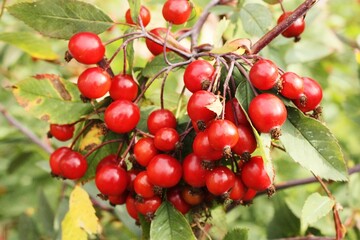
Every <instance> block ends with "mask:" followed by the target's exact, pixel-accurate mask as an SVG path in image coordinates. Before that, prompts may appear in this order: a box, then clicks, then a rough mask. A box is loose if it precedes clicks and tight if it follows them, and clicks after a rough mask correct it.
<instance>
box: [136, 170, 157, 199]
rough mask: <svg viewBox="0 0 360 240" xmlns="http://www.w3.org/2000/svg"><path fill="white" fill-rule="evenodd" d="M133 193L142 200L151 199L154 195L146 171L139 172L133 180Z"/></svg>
mask: <svg viewBox="0 0 360 240" xmlns="http://www.w3.org/2000/svg"><path fill="white" fill-rule="evenodd" d="M134 190H135V192H136V193H137V194H138V195H140V196H141V197H143V198H151V197H153V196H154V195H155V192H154V185H152V184H151V183H150V181H149V177H148V175H147V172H146V171H142V172H140V173H139V174H138V175H137V176H136V178H135V180H134Z"/></svg>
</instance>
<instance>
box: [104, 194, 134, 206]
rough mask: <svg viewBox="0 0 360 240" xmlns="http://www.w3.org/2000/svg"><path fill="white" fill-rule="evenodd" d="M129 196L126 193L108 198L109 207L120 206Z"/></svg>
mask: <svg viewBox="0 0 360 240" xmlns="http://www.w3.org/2000/svg"><path fill="white" fill-rule="evenodd" d="M128 195H129V192H128V191H125V192H123V193H122V194H120V195H112V196H108V198H109V202H110V204H111V205H113V206H115V205H122V204H124V203H125V202H126V198H127V196H128Z"/></svg>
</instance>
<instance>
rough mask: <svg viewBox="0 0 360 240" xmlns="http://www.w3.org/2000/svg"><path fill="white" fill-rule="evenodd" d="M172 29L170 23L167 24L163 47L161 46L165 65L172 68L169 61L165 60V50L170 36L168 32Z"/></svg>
mask: <svg viewBox="0 0 360 240" xmlns="http://www.w3.org/2000/svg"><path fill="white" fill-rule="evenodd" d="M171 27H172V23H169V26H168V27H167V31H166V34H165V38H164V46H163V53H164V60H165V62H166V64H167V65H169V66H172V65H173V64H172V63H171V62H170V61H169V59H168V58H167V54H166V49H167V40H168V37H169V34H170V30H171Z"/></svg>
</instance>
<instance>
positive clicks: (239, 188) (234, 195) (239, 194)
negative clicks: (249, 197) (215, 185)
mask: <svg viewBox="0 0 360 240" xmlns="http://www.w3.org/2000/svg"><path fill="white" fill-rule="evenodd" d="M246 191H247V188H246V187H245V185H244V184H243V182H242V180H241V177H240V176H236V178H235V184H234V186H233V187H232V189H231V190H230V192H229V198H230V199H232V200H234V201H239V200H241V199H242V198H243V197H244V196H245V193H246Z"/></svg>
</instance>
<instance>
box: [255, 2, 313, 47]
mask: <svg viewBox="0 0 360 240" xmlns="http://www.w3.org/2000/svg"><path fill="white" fill-rule="evenodd" d="M318 1H319V0H306V1H305V2H303V3H302V4H301V5H300V6H299V7H298V8H296V9H295V10H294V11H293V12H292V14H291V15H290V16H289V17H288V18H287V19H285V20H284V21H282V22H280V23H279V24H277V25H276V26H275V27H274V28H273V29H271V30H270V31H269V32H267V33H266V34H265V35H264V36H262V38H260V39H259V40H258V41H257V42H256V43H255V44H254V45H253V46H252V47H251V54H257V53H258V52H260V51H261V50H262V49H263V48H264V47H266V46H267V45H269V43H270V42H271V41H272V40H274V39H275V38H276V37H277V36H279V35H280V34H281V33H282V32H283V31H285V30H286V29H287V28H288V27H289V26H290V25H291V24H293V23H294V22H295V21H296V19H298V18H299V17H301V16H304V15H305V14H306V13H307V11H309V10H310V9H311V8H312V7H313V6H314V4H315V3H317V2H318Z"/></svg>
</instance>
